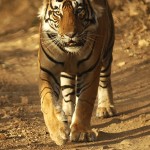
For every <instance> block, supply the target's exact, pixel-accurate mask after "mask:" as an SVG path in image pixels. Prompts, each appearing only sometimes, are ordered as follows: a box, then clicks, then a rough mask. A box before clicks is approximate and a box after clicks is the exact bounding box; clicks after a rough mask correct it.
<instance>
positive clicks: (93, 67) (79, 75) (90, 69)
mask: <svg viewBox="0 0 150 150" xmlns="http://www.w3.org/2000/svg"><path fill="white" fill-rule="evenodd" d="M99 60H100V57H99V58H98V60H97V61H96V63H95V64H94V65H93V66H92V67H91V68H89V69H88V70H86V71H83V72H82V73H78V77H81V76H82V75H84V74H86V73H88V72H91V71H93V70H94V69H95V67H96V66H97V65H98V63H99Z"/></svg>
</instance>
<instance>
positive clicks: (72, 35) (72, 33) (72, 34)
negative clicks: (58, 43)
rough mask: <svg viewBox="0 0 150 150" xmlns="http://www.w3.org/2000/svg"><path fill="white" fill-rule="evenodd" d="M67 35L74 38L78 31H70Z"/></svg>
mask: <svg viewBox="0 0 150 150" xmlns="http://www.w3.org/2000/svg"><path fill="white" fill-rule="evenodd" d="M65 35H66V36H68V37H70V38H73V37H74V36H75V35H76V33H75V32H68V33H66V34H65Z"/></svg>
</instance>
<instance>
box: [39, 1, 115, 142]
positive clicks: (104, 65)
mask: <svg viewBox="0 0 150 150" xmlns="http://www.w3.org/2000/svg"><path fill="white" fill-rule="evenodd" d="M39 17H40V20H41V21H40V29H39V30H40V48H39V52H38V64H39V65H38V66H39V67H38V68H39V94H40V99H41V111H42V113H43V117H44V121H45V124H46V127H47V129H48V131H49V134H50V137H51V139H52V140H53V141H54V142H55V143H56V144H57V145H63V144H65V143H66V142H67V141H68V140H70V141H72V142H78V141H87V142H91V141H95V140H96V135H95V133H94V132H93V130H92V127H91V117H92V113H93V109H94V104H95V101H96V99H97V101H98V104H97V110H96V116H97V117H111V116H113V115H115V113H116V109H115V106H114V102H113V92H112V86H111V64H112V59H113V58H112V51H113V46H114V41H115V35H114V22H113V17H112V14H111V11H110V8H109V5H108V2H107V0H43V4H42V7H41V9H40V11H39Z"/></svg>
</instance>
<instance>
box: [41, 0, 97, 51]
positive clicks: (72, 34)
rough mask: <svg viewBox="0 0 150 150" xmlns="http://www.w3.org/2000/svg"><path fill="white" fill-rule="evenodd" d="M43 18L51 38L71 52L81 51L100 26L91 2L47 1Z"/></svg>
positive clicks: (78, 0)
mask: <svg viewBox="0 0 150 150" xmlns="http://www.w3.org/2000/svg"><path fill="white" fill-rule="evenodd" d="M41 17H42V18H43V30H44V31H45V32H47V34H48V36H49V38H50V39H51V40H52V41H53V42H54V43H55V44H56V45H58V46H59V47H60V48H62V49H64V50H66V51H69V52H77V51H79V50H80V49H81V48H82V47H83V46H84V44H85V43H86V42H87V41H88V39H90V38H88V37H87V36H88V33H90V32H91V33H93V32H94V31H95V30H96V28H97V24H98V23H97V16H96V13H95V12H94V10H93V8H92V5H91V4H90V1H89V0H45V2H44V7H43V10H42V13H41ZM91 35H92V34H91Z"/></svg>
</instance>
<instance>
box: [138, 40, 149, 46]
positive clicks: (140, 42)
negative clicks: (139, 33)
mask: <svg viewBox="0 0 150 150" xmlns="http://www.w3.org/2000/svg"><path fill="white" fill-rule="evenodd" d="M149 45H150V44H149V42H148V41H146V40H144V39H142V40H139V42H138V47H139V48H142V47H148V46H149Z"/></svg>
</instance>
